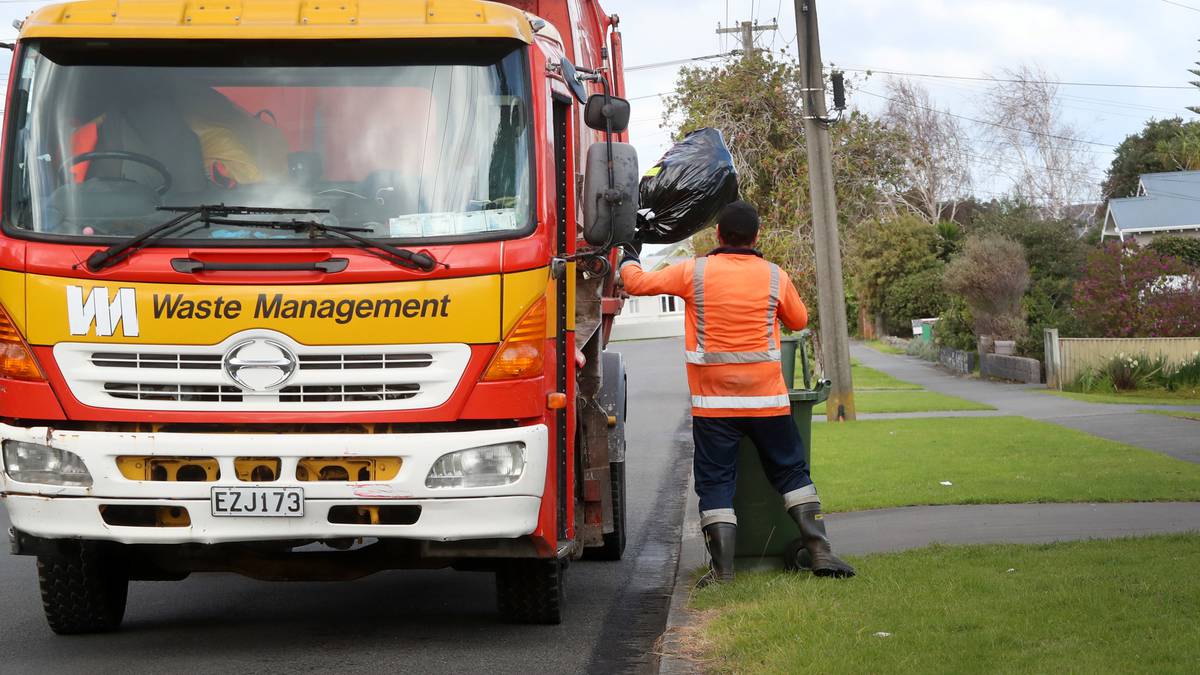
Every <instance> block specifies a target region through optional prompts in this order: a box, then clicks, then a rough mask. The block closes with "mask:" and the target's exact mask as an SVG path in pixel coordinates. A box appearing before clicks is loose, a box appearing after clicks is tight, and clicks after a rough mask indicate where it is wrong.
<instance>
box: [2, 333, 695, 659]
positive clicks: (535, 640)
mask: <svg viewBox="0 0 1200 675" xmlns="http://www.w3.org/2000/svg"><path fill="white" fill-rule="evenodd" d="M619 351H621V352H623V353H624V354H625V357H626V360H627V363H628V368H629V386H630V400H629V428H628V437H629V447H628V457H627V460H626V461H627V462H628V464H627V474H628V481H629V484H628V485H629V495H628V508H629V525H630V535H629V539H628V548H627V550H626V557H625V560H623V561H621V562H619V563H599V562H577V563H573V564H572V565H571V567H570V569H569V570H568V571H567V594H568V595H567V609H566V620H565V621H564V622H563V624H562V625H560V626H511V625H507V624H503V623H500V622H499V621H498V619H497V616H496V606H495V598H494V592H493V577H492V575H491V574H487V573H478V572H455V571H449V570H447V571H435V572H425V571H421V572H387V573H381V574H376V575H374V576H372V577H368V578H366V579H361V580H358V581H354V582H346V583H341V582H336V583H270V582H260V581H253V580H250V579H245V578H242V577H239V576H236V575H226V574H196V575H192V576H191V577H190V578H188V579H187V580H185V581H180V582H134V583H133V584H132V586H131V588H130V597H129V609H128V612H127V614H126V618H125V624H124V626H123V628H122V630H121V631H120V632H118V633H113V634H108V635H94V636H79V637H57V636H55V635H54V634H53V633H51V632H50V630H49V628H47V627H46V624H45V620H44V618H43V616H42V607H41V599H40V597H39V595H38V588H37V580H36V575H35V571H34V561H33V559H32V558H29V557H23V556H21V557H18V556H8V555H3V554H0V654H2V656H0V672H3V673H27V672H28V673H33V672H37V673H43V672H88V673H122V674H125V673H134V672H155V673H163V672H191V673H207V672H220V673H245V672H285V671H286V672H289V673H296V672H312V671H334V672H342V673H349V672H382V671H390V672H415V673H451V672H453V673H477V672H487V673H516V672H522V673H527V672H540V673H614V672H643V671H646V670H647V669H648V667H649V666H650V665H651V664H652V657H650V656H648V655H647V653H648V652H649V651H650V650H651V649H652V648H653V644H654V641H655V639H656V638H657V637H658V635H659V634H660V633H661V631H662V628H663V625H664V623H665V621H666V610H667V602H668V596H669V594H670V592H671V583H672V578H673V573H674V564H675V562H674V561H675V556H676V553H677V542H678V535H679V527H680V520H681V515H682V506H683V497H684V489H685V487H684V486H685V484H686V476H687V471H688V470H689V468H690V462H689V460H688V454H689V445H688V443H687V442H686V440H685V439H686V437H687V433H686V427H685V424H686V411H687V399H686V384H685V381H684V370H683V365H682V354H681V353H680V352H681V348H680V345H679V343H678V341H676V340H664V341H646V342H636V343H623V344H621V345H620V346H619ZM0 524H2V525H3V527H4V528H5V529H7V528H8V519H7V516H6V515H4V514H0Z"/></svg>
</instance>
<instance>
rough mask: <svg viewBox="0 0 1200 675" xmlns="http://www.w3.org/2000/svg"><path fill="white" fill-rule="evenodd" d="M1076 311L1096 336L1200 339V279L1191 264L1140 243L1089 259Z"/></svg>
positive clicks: (1114, 245)
mask: <svg viewBox="0 0 1200 675" xmlns="http://www.w3.org/2000/svg"><path fill="white" fill-rule="evenodd" d="M1075 309H1076V311H1077V312H1078V314H1079V317H1080V319H1081V320H1082V321H1083V323H1084V325H1085V327H1086V329H1087V331H1088V335H1089V336H1092V337H1192V336H1195V335H1198V334H1200V275H1198V274H1197V273H1196V271H1195V269H1194V268H1192V267H1190V266H1189V265H1188V264H1187V263H1184V262H1183V261H1181V260H1179V259H1178V258H1174V257H1171V256H1165V255H1162V254H1160V253H1159V252H1157V251H1155V250H1154V249H1153V248H1151V247H1149V246H1147V247H1141V246H1139V245H1138V244H1137V242H1136V241H1133V240H1128V241H1124V242H1116V241H1114V242H1109V243H1108V244H1107V245H1106V246H1104V247H1103V248H1100V249H1096V250H1094V251H1092V252H1091V253H1089V254H1088V259H1087V266H1086V268H1085V270H1084V275H1083V278H1082V279H1080V280H1079V282H1078V283H1077V284H1076V285H1075Z"/></svg>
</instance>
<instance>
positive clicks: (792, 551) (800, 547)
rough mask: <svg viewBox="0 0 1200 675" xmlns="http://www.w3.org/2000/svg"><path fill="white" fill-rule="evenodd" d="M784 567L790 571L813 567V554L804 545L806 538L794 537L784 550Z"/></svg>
mask: <svg viewBox="0 0 1200 675" xmlns="http://www.w3.org/2000/svg"><path fill="white" fill-rule="evenodd" d="M783 568H784V569H785V570H787V571H789V572H800V571H806V570H810V569H812V555H810V554H809V552H808V549H807V548H805V547H804V540H802V539H793V540H792V541H791V542H789V543H788V545H787V548H786V549H784V552H783Z"/></svg>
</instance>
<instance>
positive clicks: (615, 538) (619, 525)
mask: <svg viewBox="0 0 1200 675" xmlns="http://www.w3.org/2000/svg"><path fill="white" fill-rule="evenodd" d="M608 467H609V468H608V472H609V479H610V482H611V483H612V505H613V506H612V508H613V531H612V532H609V533H608V534H606V535H604V544H602V545H601V546H597V547H595V548H589V549H587V550H585V551H584V554H583V557H584V558H586V559H588V560H620V559H621V556H622V555H624V554H625V462H612V463H611V464H609V465H608Z"/></svg>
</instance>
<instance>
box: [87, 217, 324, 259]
mask: <svg viewBox="0 0 1200 675" xmlns="http://www.w3.org/2000/svg"><path fill="white" fill-rule="evenodd" d="M158 210H159V211H169V212H174V213H178V214H179V215H178V216H175V217H174V218H172V219H170V220H168V221H167V222H165V223H162V224H161V225H155V226H154V227H152V228H150V229H148V230H146V231H145V232H143V233H141V234H139V235H138V236H136V237H133V238H131V239H126V240H125V241H122V242H120V243H117V244H113V245H112V246H109V247H108V248H106V249H103V250H100V251H96V252H95V253H93V254H91V255H90V256H88V259H87V263H86V264H87V268H88V271H89V272H99V271H100V270H102V269H104V268H106V267H111V266H113V265H116V264H117V263H119V262H121V261H122V260H125V259H126V258H128V257H129V256H131V255H133V254H134V253H136V252H137V251H139V250H141V249H143V248H145V247H146V246H149V245H150V244H151V243H153V242H154V241H156V240H158V239H162V238H164V237H166V236H167V235H169V234H171V233H173V232H176V231H178V230H181V229H183V228H184V227H186V226H188V225H191V224H193V223H197V222H201V223H204V224H205V225H207V224H209V223H212V222H214V217H219V216H242V215H246V216H248V215H263V214H265V215H283V214H308V213H329V209H284V208H275V207H269V206H226V205H224V204H202V205H200V206H160V207H158Z"/></svg>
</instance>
